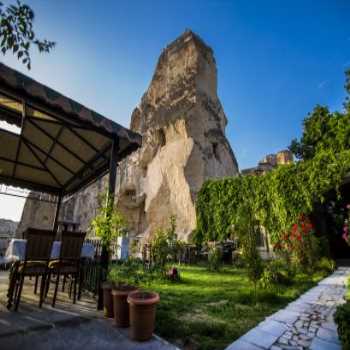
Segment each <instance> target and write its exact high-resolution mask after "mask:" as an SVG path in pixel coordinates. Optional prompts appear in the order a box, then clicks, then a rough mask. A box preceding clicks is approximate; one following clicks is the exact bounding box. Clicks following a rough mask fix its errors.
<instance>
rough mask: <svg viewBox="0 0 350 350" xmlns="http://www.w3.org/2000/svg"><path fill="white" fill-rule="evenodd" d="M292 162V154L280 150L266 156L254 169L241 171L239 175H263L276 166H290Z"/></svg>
mask: <svg viewBox="0 0 350 350" xmlns="http://www.w3.org/2000/svg"><path fill="white" fill-rule="evenodd" d="M293 161H294V158H293V153H292V152H291V151H289V150H282V151H279V152H277V153H276V154H268V155H267V156H265V157H264V158H263V159H262V160H261V161H260V162H259V163H258V165H257V166H256V167H253V168H247V169H243V170H242V171H241V173H242V175H263V174H266V173H267V172H269V171H271V170H272V169H274V168H276V167H277V166H278V165H285V164H291V163H293Z"/></svg>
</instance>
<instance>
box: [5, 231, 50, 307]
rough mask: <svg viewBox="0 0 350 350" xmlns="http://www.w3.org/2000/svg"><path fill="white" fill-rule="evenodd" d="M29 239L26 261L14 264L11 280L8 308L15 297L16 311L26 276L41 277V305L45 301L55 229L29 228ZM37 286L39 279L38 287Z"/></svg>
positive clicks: (27, 237) (27, 235)
mask: <svg viewBox="0 0 350 350" xmlns="http://www.w3.org/2000/svg"><path fill="white" fill-rule="evenodd" d="M25 237H26V239H27V244H26V254H25V258H24V261H21V262H17V263H15V264H14V268H13V271H12V273H11V278H10V282H9V291H8V298H9V300H8V308H10V307H11V305H12V299H13V298H14V304H15V311H17V310H18V306H19V303H20V300H21V294H22V289H23V284H24V278H25V277H27V276H30V277H32V276H35V277H36V279H38V277H41V287H40V297H39V307H41V306H42V304H43V301H44V291H45V281H46V278H47V275H48V264H49V261H50V256H51V250H52V244H53V241H54V238H55V235H54V233H53V231H49V230H40V229H35V228H28V229H27V230H26V232H25ZM36 288H37V280H36V287H35V289H36Z"/></svg>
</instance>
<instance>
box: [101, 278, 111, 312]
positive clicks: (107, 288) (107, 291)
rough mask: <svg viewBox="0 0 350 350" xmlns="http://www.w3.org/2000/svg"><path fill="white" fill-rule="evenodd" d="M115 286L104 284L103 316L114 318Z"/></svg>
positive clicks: (108, 283)
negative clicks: (113, 290) (113, 294)
mask: <svg viewBox="0 0 350 350" xmlns="http://www.w3.org/2000/svg"><path fill="white" fill-rule="evenodd" d="M112 288H113V284H112V283H110V282H104V283H103V284H102V289H103V314H104V316H105V317H108V318H112V317H113V298H112Z"/></svg>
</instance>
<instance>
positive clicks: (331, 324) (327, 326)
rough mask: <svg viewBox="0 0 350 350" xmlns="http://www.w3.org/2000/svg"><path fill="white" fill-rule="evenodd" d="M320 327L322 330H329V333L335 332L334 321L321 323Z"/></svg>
mask: <svg viewBox="0 0 350 350" xmlns="http://www.w3.org/2000/svg"><path fill="white" fill-rule="evenodd" d="M321 327H322V328H325V329H329V330H331V331H337V325H336V324H335V322H334V321H333V322H331V321H329V322H323V323H322V324H321Z"/></svg>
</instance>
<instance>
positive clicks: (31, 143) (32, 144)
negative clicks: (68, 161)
mask: <svg viewBox="0 0 350 350" xmlns="http://www.w3.org/2000/svg"><path fill="white" fill-rule="evenodd" d="M22 138H23V141H25V143H26V145H27V146H28V144H29V145H31V146H32V147H33V148H35V149H37V150H38V151H39V152H41V153H43V154H44V155H45V156H47V157H48V158H50V159H51V160H52V161H54V162H55V163H56V164H58V165H59V166H61V167H62V168H63V169H65V170H67V171H68V172H69V173H71V174H72V175H74V172H73V171H72V170H70V169H69V168H68V167H66V166H65V165H64V164H63V163H61V162H60V161H59V160H57V159H56V158H54V157H52V156H51V155H50V154H48V153H47V152H45V151H43V150H42V149H41V148H40V147H38V146H37V145H36V144H34V143H33V142H31V141H29V140H28V139H27V138H26V137H24V136H22Z"/></svg>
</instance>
